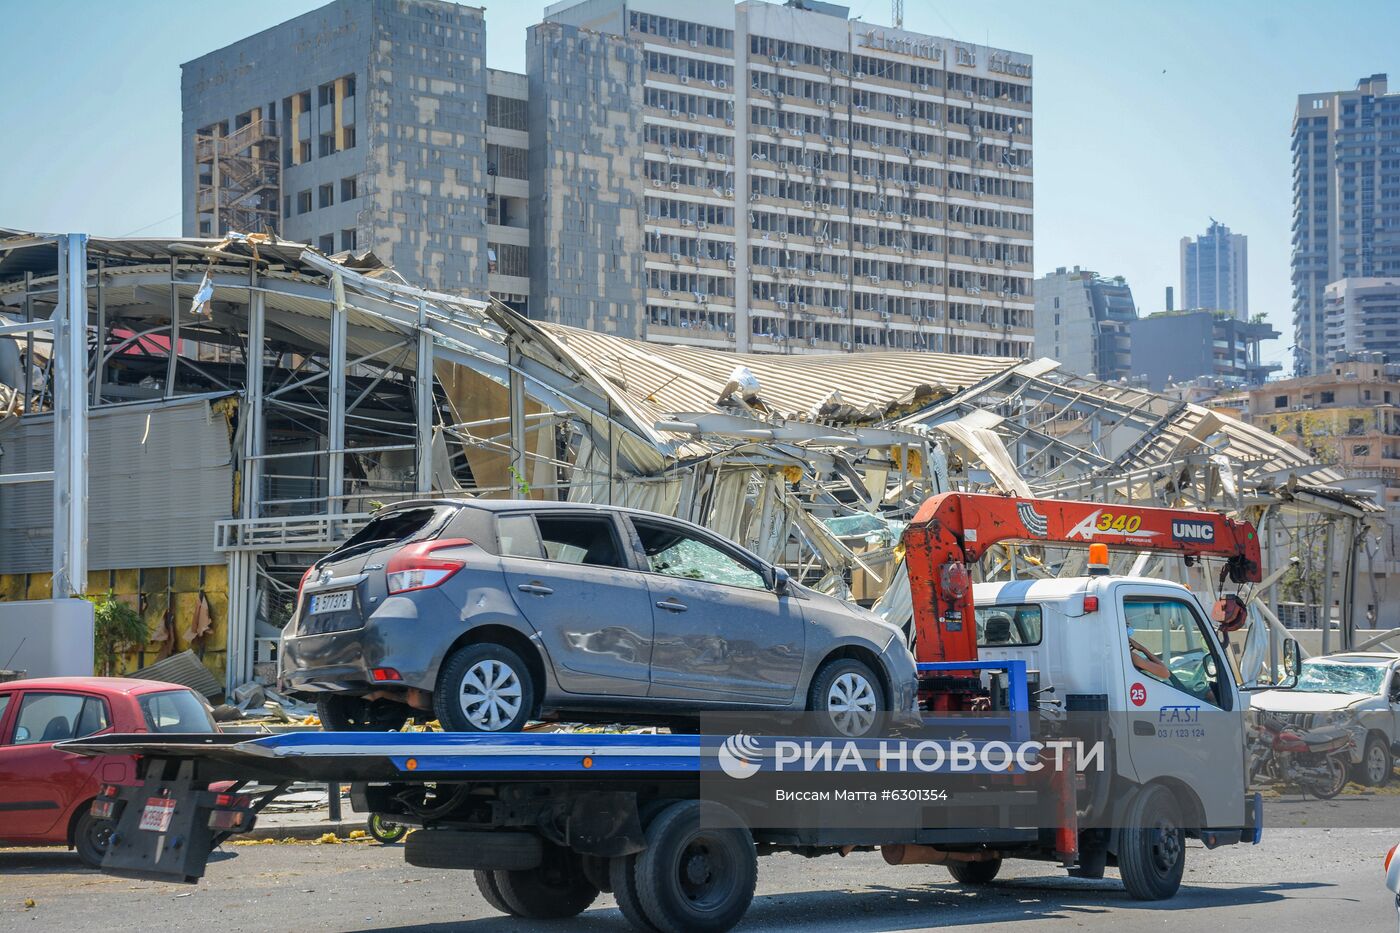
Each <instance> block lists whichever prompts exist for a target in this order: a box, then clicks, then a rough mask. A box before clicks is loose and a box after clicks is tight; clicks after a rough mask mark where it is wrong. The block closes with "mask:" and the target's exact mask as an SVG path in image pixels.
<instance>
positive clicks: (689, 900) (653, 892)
mask: <svg viewBox="0 0 1400 933" xmlns="http://www.w3.org/2000/svg"><path fill="white" fill-rule="evenodd" d="M646 840H647V847H646V848H645V849H643V850H642V851H641V852H640V853H638V854H637V856H636V860H637V861H636V867H635V871H634V880H635V883H636V895H637V900H638V902H639V905H640V907H641V912H642V913H643V914H644V915H645V917H646V919H647V920H648V921H649V922H650V923H651V925H652V927H653V928H655V929H656V930H658V931H660V933H723V931H725V930H728V929H730V928H731V927H733V926H734V924H736V923H738V922H739V920H740V919H741V918H742V917H743V916H744V912H745V911H746V910H748V909H749V903H750V902H751V901H752V900H753V890H754V885H755V884H757V882H758V856H757V853H756V852H755V850H754V844H753V836H751V835H750V834H749V831H748V829H746V828H745V827H744V825H743V823H742V821H741V820H740V819H739V817H738V816H737V815H736V814H735V813H734V811H732V810H730V809H729V808H728V807H725V806H721V805H719V804H715V803H709V802H702V801H699V800H683V801H680V802H679V803H674V804H672V805H671V806H669V807H667V808H666V809H665V810H663V811H662V812H661V813H660V814H659V815H658V816H657V817H656V819H655V820H653V821H652V823H651V825H650V826H648V827H647V831H646ZM619 903H621V901H619Z"/></svg>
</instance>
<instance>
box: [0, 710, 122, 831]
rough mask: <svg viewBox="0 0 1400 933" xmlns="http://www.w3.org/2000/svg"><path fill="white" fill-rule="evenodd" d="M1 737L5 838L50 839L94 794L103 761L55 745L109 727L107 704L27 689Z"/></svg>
mask: <svg viewBox="0 0 1400 933" xmlns="http://www.w3.org/2000/svg"><path fill="white" fill-rule="evenodd" d="M11 703H12V704H14V706H15V711H14V715H13V716H11V717H10V723H9V725H7V726H6V732H5V733H4V734H3V735H0V836H3V837H7V838H15V837H25V836H44V835H46V834H54V833H57V832H60V831H62V830H65V829H66V825H65V824H63V823H62V822H61V821H62V819H63V818H64V817H65V815H66V814H67V813H68V811H69V809H70V808H71V807H72V806H73V805H74V804H76V803H78V802H79V801H80V800H83V799H86V798H87V796H90V792H91V791H92V789H93V788H92V787H91V785H92V783H93V781H94V776H93V774H94V770H95V769H96V767H97V764H98V762H97V759H95V758H86V757H84V756H82V755H75V754H74V753H72V752H66V751H63V750H61V749H56V748H54V743H55V742H61V741H63V740H65V739H72V738H81V737H83V736H87V735H92V734H94V733H97V732H100V731H102V730H103V729H106V728H107V727H108V725H109V724H110V723H111V713H110V711H109V709H108V707H107V704H106V701H105V700H103V699H102V698H100V697H97V696H92V695H89V694H85V693H78V692H70V691H64V690H54V689H48V688H45V689H38V690H23V691H19V692H18V693H17V694H15V695H13V696H12V699H11Z"/></svg>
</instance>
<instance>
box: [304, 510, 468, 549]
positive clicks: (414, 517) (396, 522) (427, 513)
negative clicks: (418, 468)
mask: <svg viewBox="0 0 1400 933" xmlns="http://www.w3.org/2000/svg"><path fill="white" fill-rule="evenodd" d="M443 511H444V510H443V509H437V508H432V507H426V508H421V509H399V510H397V511H393V512H386V513H384V514H383V515H379V516H377V517H375V518H371V519H370V520H369V522H368V523H367V524H366V525H365V527H363V528H361V529H360V530H359V531H357V532H355V534H354V535H352V536H351V537H350V540H348V541H346V542H345V543H344V544H342V545H341V546H340V547H338V548H336V549H335V550H334V551H332V552H331V553H330V555H329V559H330V560H335V559H336V558H340V557H345V556H347V555H348V554H350V553H351V552H354V551H361V550H365V549H366V548H367V547H370V546H371V545H375V546H378V545H389V544H396V543H398V542H400V541H408V540H410V539H411V538H415V537H418V536H419V535H420V534H421V533H423V532H425V531H427V530H428V529H429V526H434V525H436V524H437V519H438V518H440V517H442V515H441V513H442V512H443ZM371 549H372V548H371Z"/></svg>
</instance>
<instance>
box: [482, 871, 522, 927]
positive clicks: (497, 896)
mask: <svg viewBox="0 0 1400 933" xmlns="http://www.w3.org/2000/svg"><path fill="white" fill-rule="evenodd" d="M472 877H473V878H475V879H476V889H477V890H478V891H480V892H481V899H482V900H483V901H485V902H486V903H488V904H490V905H491V906H492V907H494V908H495V909H496V910H499V911H500V912H501V913H503V914H507V915H509V916H511V917H518V916H520V915H519V914H518V913H516V912H515V911H513V910H511V909H510V905H509V904H507V903H506V902H505V900H504V899H503V898H502V897H501V889H500V888H498V887H496V873H495V872H490V871H474V872H472Z"/></svg>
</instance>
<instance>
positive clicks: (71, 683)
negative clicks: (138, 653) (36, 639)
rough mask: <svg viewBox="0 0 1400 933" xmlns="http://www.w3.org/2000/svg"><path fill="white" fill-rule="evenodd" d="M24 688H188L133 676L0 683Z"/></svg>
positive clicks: (4, 686)
mask: <svg viewBox="0 0 1400 933" xmlns="http://www.w3.org/2000/svg"><path fill="white" fill-rule="evenodd" d="M16 689H24V690H88V691H93V692H97V693H126V694H141V693H154V692H156V691H158V690H188V689H189V688H188V687H186V686H184V685H183V684H170V683H164V682H162V681H159V680H138V679H136V678H133V677H33V678H30V679H28V680H12V681H9V682H7V683H3V684H0V691H13V690H16Z"/></svg>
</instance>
